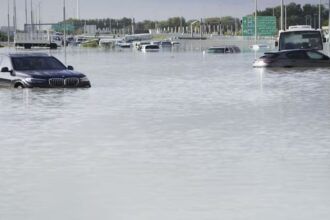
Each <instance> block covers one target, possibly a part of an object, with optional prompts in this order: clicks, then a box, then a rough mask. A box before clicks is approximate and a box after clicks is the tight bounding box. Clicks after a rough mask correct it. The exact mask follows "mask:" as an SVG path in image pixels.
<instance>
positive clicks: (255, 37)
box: [254, 0, 258, 44]
mask: <svg viewBox="0 0 330 220" xmlns="http://www.w3.org/2000/svg"><path fill="white" fill-rule="evenodd" d="M257 10H258V1H257V0H255V13H254V43H255V44H257V37H258V36H257V35H258V33H257V32H258V29H257V28H258V27H257Z"/></svg>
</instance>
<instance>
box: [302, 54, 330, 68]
mask: <svg viewBox="0 0 330 220" xmlns="http://www.w3.org/2000/svg"><path fill="white" fill-rule="evenodd" d="M306 54H307V56H308V59H309V63H310V65H309V66H311V67H330V60H329V57H328V56H326V55H324V54H322V53H320V52H318V51H307V52H306Z"/></svg>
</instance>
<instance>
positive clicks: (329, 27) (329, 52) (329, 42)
mask: <svg viewBox="0 0 330 220" xmlns="http://www.w3.org/2000/svg"><path fill="white" fill-rule="evenodd" d="M328 55H330V0H329V21H328Z"/></svg>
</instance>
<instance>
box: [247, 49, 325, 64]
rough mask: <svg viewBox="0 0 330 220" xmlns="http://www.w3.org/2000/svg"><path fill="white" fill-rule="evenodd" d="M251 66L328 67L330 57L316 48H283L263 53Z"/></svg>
mask: <svg viewBox="0 0 330 220" xmlns="http://www.w3.org/2000/svg"><path fill="white" fill-rule="evenodd" d="M253 67H330V58H329V57H328V56H326V55H324V54H323V53H321V52H319V51H317V50H311V49H297V50H283V51H279V52H267V53H265V54H264V55H263V56H262V57H260V58H259V59H257V60H256V61H255V62H254V63H253Z"/></svg>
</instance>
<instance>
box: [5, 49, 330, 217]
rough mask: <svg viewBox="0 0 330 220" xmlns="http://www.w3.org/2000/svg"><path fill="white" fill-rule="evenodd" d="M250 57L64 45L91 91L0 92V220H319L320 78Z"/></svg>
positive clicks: (324, 126) (326, 104)
mask: <svg viewBox="0 0 330 220" xmlns="http://www.w3.org/2000/svg"><path fill="white" fill-rule="evenodd" d="M3 51H4V49H3V50H2V52H3ZM0 52H1V51H0ZM53 53H54V55H55V56H56V57H58V58H60V59H61V60H62V61H63V59H64V58H63V54H62V52H61V51H58V52H53ZM253 60H254V54H251V53H242V54H233V55H231V54H228V55H208V54H206V55H203V54H202V53H200V52H160V53H150V54H143V53H138V52H131V51H116V52H113V51H104V50H101V49H100V50H98V49H96V50H92V49H90V50H83V49H79V48H77V49H68V55H67V61H68V62H67V63H68V64H70V65H73V66H74V67H75V69H76V70H78V71H81V72H83V73H86V74H87V75H88V77H89V78H90V80H91V82H92V88H90V89H24V90H15V89H1V90H0V105H1V109H0V123H1V124H0V219H1V220H21V219H25V220H44V219H47V220H59V219H61V220H74V219H77V220H78V219H79V220H90V219H113V220H155V219H158V220H187V219H189V220H219V219H230V220H264V219H268V220H278V219H281V220H289V219H290V220H292V219H293V220H295V219H297V220H298V219H299V220H310V219H318V220H328V219H329V218H330V209H329V207H330V187H329V186H330V135H329V134H330V70H329V69H275V70H262V69H253V68H252V62H253Z"/></svg>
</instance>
